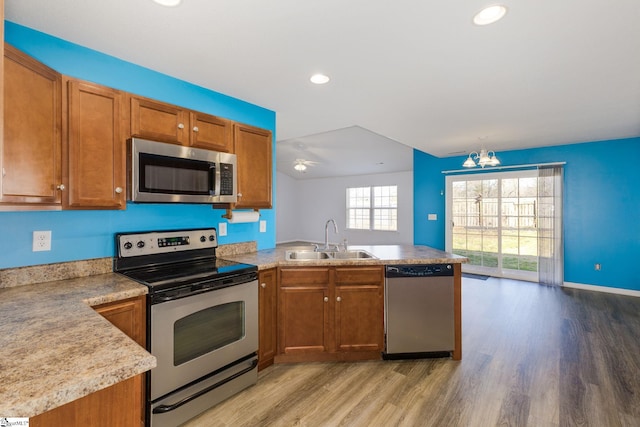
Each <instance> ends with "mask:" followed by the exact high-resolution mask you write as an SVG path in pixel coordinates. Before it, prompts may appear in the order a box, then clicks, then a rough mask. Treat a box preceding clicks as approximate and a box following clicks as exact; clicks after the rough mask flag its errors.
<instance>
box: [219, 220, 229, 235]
mask: <svg viewBox="0 0 640 427" xmlns="http://www.w3.org/2000/svg"><path fill="white" fill-rule="evenodd" d="M226 235H227V223H226V222H220V223H218V236H226Z"/></svg>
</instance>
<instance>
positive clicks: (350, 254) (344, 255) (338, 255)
mask: <svg viewBox="0 0 640 427" xmlns="http://www.w3.org/2000/svg"><path fill="white" fill-rule="evenodd" d="M331 254H332V255H333V258H335V259H367V258H368V259H375V258H376V257H374V256H373V255H371V254H370V253H369V252H367V251H344V252H331Z"/></svg>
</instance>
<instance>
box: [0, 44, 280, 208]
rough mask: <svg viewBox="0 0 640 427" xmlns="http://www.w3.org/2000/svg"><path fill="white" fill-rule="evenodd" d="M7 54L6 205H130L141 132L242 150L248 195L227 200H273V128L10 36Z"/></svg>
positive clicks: (259, 203) (243, 204) (2, 184)
mask: <svg viewBox="0 0 640 427" xmlns="http://www.w3.org/2000/svg"><path fill="white" fill-rule="evenodd" d="M2 58H3V59H4V64H0V65H2V68H3V71H4V73H3V81H2V84H0V94H1V93H2V89H4V96H3V97H2V98H3V100H4V103H3V108H4V112H3V114H2V118H3V120H0V130H2V135H3V139H2V141H0V166H1V167H2V169H1V173H0V210H24V209H34V210H35V209H38V210H44V209H56V210H59V209H125V208H126V140H127V138H129V137H131V136H138V137H142V138H146V139H149V140H153V141H161V142H168V143H173V144H180V145H185V146H191V147H196V148H202V149H208V150H214V151H221V152H228V153H235V154H236V155H237V160H238V161H237V176H238V189H237V191H238V203H237V204H235V205H231V206H230V205H229V204H226V205H224V206H221V207H223V208H230V207H233V208H251V209H261V208H267V209H268V208H271V206H272V201H271V200H272V198H271V191H272V167H273V165H272V146H273V144H272V135H271V131H268V130H265V129H260V128H256V127H253V126H248V125H244V124H240V123H235V122H233V121H231V120H228V119H223V118H220V117H216V116H212V115H209V114H205V113H201V112H198V111H192V110H187V109H184V108H181V107H178V106H175V105H171V104H166V103H163V102H160V101H155V100H152V99H148V98H144V97H139V96H137V95H132V94H128V93H125V92H121V91H119V90H116V89H112V88H109V87H106V86H101V85H98V84H94V83H90V82H86V81H82V80H77V79H73V78H69V77H63V76H62V75H61V74H60V73H58V72H57V71H55V70H53V69H51V68H49V67H47V66H46V65H44V64H42V63H40V62H38V61H37V60H35V59H34V58H32V57H30V56H29V55H27V54H25V53H24V52H21V51H19V50H18V49H16V48H14V47H12V46H10V45H8V44H6V43H5V44H4V53H3V55H2ZM1 111H2V110H0V112H1ZM2 125H4V129H3V128H2Z"/></svg>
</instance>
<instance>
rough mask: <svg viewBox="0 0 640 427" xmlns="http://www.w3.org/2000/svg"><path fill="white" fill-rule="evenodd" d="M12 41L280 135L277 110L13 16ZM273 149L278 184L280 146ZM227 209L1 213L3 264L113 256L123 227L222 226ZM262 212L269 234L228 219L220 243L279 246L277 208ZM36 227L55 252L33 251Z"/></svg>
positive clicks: (66, 66) (56, 65) (79, 73)
mask: <svg viewBox="0 0 640 427" xmlns="http://www.w3.org/2000/svg"><path fill="white" fill-rule="evenodd" d="M5 41H7V42H8V43H10V44H12V45H13V46H15V47H17V48H18V49H20V50H22V51H24V52H26V53H28V54H29V55H31V56H33V57H35V58H36V59H38V60H39V61H41V62H43V63H45V64H46V65H48V66H49V67H51V68H53V69H55V70H57V71H59V72H61V73H62V74H66V75H68V76H72V77H77V78H80V79H84V80H88V81H92V82H95V83H99V84H103V85H105V86H109V87H113V88H116V89H120V90H123V91H127V92H131V93H135V94H138V95H143V96H146V97H150V98H154V99H158V100H161V101H165V102H169V103H172V104H176V105H180V106H183V107H186V108H190V109H194V110H198V111H202V112H205V113H209V114H214V115H217V116H221V117H226V118H229V119H231V120H236V121H239V122H242V123H246V124H250V125H253V126H258V127H261V128H265V129H270V130H271V131H272V132H273V135H274V140H275V112H273V111H270V110H267V109H264V108H262V107H258V106H256V105H253V104H249V103H247V102H244V101H241V100H238V99H235V98H231V97H229V96H226V95H223V94H220V93H217V92H213V91H211V90H209V89H206V88H202V87H199V86H195V85H193V84H190V83H187V82H185V81H182V80H178V79H175V78H172V77H170V76H167V75H164V74H160V73H158V72H155V71H152V70H149V69H146V68H143V67H140V66H137V65H134V64H131V63H128V62H125V61H121V60H119V59H117V58H114V57H111V56H108V55H104V54H102V53H99V52H96V51H93V50H90V49H86V48H84V47H82V46H78V45H75V44H72V43H68V42H66V41H64V40H60V39H58V38H55V37H51V36H49V35H47V34H43V33H40V32H37V31H34V30H31V29H29V28H26V27H23V26H20V25H17V24H14V23H11V22H8V21H6V22H5ZM273 149H274V152H273V159H274V168H273V170H274V176H273V180H274V185H273V188H274V189H275V188H276V186H275V158H276V156H275V143H274V144H273ZM274 206H275V195H274ZM223 213H224V211H222V210H213V209H211V206H209V205H162V204H151V205H147V204H145V205H142V204H140V205H138V204H133V203H128V204H127V209H126V210H125V211H62V212H45V211H40V212H0V235H1V236H2V241H3V242H5V244H4V245H3V247H2V251H1V252H0V268H8V267H18V266H25V265H35V264H47V263H53V262H63V261H71V260H78V259H89V258H101V257H110V256H113V254H114V233H116V232H124V231H143V230H153V229H177V228H194V227H217V226H218V223H220V222H226V220H225V219H224V218H222V214H223ZM260 214H261V217H260V219H261V220H266V221H267V232H266V233H260V232H259V223H247V224H228V226H227V230H228V235H227V236H226V237H220V239H219V242H220V243H221V244H225V243H235V242H245V241H252V240H255V241H257V242H258V248H259V249H266V248H272V247H274V246H275V213H274V209H262V210H260ZM34 230H51V231H52V249H51V251H50V252H32V251H31V240H32V232H33V231H34ZM7 242H11V244H10V245H9V244H8V243H7Z"/></svg>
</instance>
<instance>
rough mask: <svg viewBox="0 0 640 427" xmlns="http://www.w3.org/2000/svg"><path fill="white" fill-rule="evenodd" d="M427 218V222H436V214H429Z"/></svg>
mask: <svg viewBox="0 0 640 427" xmlns="http://www.w3.org/2000/svg"><path fill="white" fill-rule="evenodd" d="M427 218H428V219H429V221H437V220H438V214H429V215H428V217H427Z"/></svg>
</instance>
